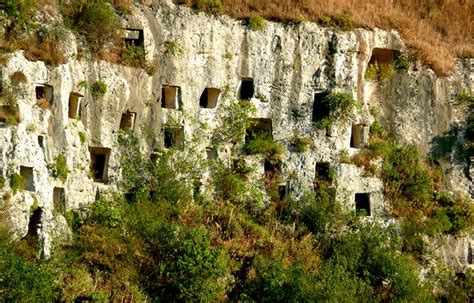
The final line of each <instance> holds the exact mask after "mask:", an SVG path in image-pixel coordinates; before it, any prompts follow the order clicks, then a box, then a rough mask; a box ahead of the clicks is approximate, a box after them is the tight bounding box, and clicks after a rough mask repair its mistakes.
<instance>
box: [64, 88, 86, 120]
mask: <svg viewBox="0 0 474 303" xmlns="http://www.w3.org/2000/svg"><path fill="white" fill-rule="evenodd" d="M82 97H84V96H83V95H81V94H79V93H75V92H71V93H70V94H69V110H68V117H69V118H70V119H77V118H78V117H79V116H80V108H81V98H82Z"/></svg>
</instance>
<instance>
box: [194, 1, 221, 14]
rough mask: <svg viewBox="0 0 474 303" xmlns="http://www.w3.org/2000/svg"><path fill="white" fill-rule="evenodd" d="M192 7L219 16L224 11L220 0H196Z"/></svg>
mask: <svg viewBox="0 0 474 303" xmlns="http://www.w3.org/2000/svg"><path fill="white" fill-rule="evenodd" d="M194 7H195V8H196V9H198V10H201V11H205V12H208V13H211V14H220V13H222V11H223V9H224V6H223V5H222V2H221V0H198V1H196V4H195V5H194Z"/></svg>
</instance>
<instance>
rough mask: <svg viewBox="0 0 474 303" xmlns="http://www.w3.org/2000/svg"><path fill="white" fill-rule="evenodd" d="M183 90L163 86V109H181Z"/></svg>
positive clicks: (177, 87) (176, 87)
mask: <svg viewBox="0 0 474 303" xmlns="http://www.w3.org/2000/svg"><path fill="white" fill-rule="evenodd" d="M180 96H181V88H180V87H179V86H171V85H163V88H162V89H161V107H162V108H169V109H179V101H180Z"/></svg>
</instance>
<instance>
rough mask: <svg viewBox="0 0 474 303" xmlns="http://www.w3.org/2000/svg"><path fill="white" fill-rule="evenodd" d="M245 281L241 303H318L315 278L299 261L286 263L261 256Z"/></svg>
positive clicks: (255, 261)
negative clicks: (252, 273) (316, 301)
mask: <svg viewBox="0 0 474 303" xmlns="http://www.w3.org/2000/svg"><path fill="white" fill-rule="evenodd" d="M251 271H252V272H254V275H248V276H247V280H246V281H244V285H243V289H244V292H243V293H242V294H241V296H240V298H239V302H314V300H315V299H314V295H315V293H314V287H313V286H314V284H313V283H314V282H315V281H314V279H313V278H312V277H311V276H310V275H308V274H307V273H306V272H305V271H304V270H303V269H302V268H301V266H300V263H299V262H295V264H291V265H285V264H283V262H281V261H280V260H274V259H273V258H269V257H265V256H257V257H256V258H255V260H254V261H253V264H252V268H251Z"/></svg>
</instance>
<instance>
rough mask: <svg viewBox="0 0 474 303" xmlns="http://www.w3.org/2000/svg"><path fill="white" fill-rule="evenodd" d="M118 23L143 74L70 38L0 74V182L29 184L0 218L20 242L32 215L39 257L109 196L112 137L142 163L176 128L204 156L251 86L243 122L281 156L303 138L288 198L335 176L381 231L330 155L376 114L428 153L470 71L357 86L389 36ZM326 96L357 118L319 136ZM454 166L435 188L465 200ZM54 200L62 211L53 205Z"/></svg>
mask: <svg viewBox="0 0 474 303" xmlns="http://www.w3.org/2000/svg"><path fill="white" fill-rule="evenodd" d="M127 18H128V19H127V20H126V21H125V25H124V27H126V28H129V29H135V30H139V31H137V32H130V33H128V34H127V35H129V36H127V37H128V38H130V37H132V38H133V37H135V36H137V39H138V37H139V38H140V39H142V40H143V45H144V47H145V50H146V52H147V55H146V57H147V60H149V61H151V62H153V63H154V64H155V65H156V70H155V71H154V72H153V74H152V75H149V74H147V73H146V72H145V71H144V70H142V69H137V68H132V67H127V66H121V65H116V64H112V63H108V62H105V61H100V62H97V61H93V60H90V59H89V58H80V56H78V47H81V45H80V42H79V41H78V40H77V39H76V37H74V36H73V35H72V34H71V33H69V35H68V36H67V39H66V41H65V42H64V45H66V46H67V47H66V51H65V53H66V55H67V57H68V61H67V63H65V64H62V65H60V66H58V67H51V66H46V65H45V64H44V63H43V62H30V61H28V60H27V59H26V58H25V57H24V56H23V54H22V52H21V51H17V52H15V53H13V54H11V56H10V57H9V60H8V61H7V62H6V64H5V65H4V66H3V67H2V76H3V81H5V82H6V83H8V84H11V85H12V88H13V91H14V93H15V95H16V99H17V103H18V106H19V112H20V118H19V120H20V122H19V124H18V125H17V126H6V125H3V127H1V128H0V142H1V143H0V167H1V174H2V175H3V176H4V177H5V178H6V179H7V180H8V179H9V178H10V177H11V175H12V174H13V173H19V172H20V166H24V167H31V168H32V180H33V184H32V187H31V188H30V190H22V191H19V192H18V193H17V194H15V195H13V196H11V197H7V198H8V199H7V198H6V196H5V195H3V194H5V193H7V192H10V191H11V189H10V188H9V186H8V182H7V186H5V187H4V188H3V189H0V194H1V195H3V197H4V198H3V199H4V201H3V203H5V204H7V205H8V206H9V213H10V217H11V219H12V222H13V229H14V232H15V235H16V236H17V237H22V236H24V235H26V234H27V233H28V225H29V222H30V217H31V215H32V210H33V209H36V208H37V207H39V208H40V209H41V220H40V224H39V226H38V229H39V235H40V239H41V240H42V242H43V248H44V251H43V253H44V254H45V255H46V256H48V255H49V254H50V250H51V248H52V243H53V240H54V239H56V238H67V237H68V235H69V229H68V227H67V223H66V220H65V218H64V215H63V213H64V209H65V210H68V209H81V208H84V207H86V206H87V205H90V204H91V203H93V201H94V200H95V198H96V196H97V193H105V192H114V191H118V190H120V187H119V181H120V179H121V176H120V163H119V160H120V154H119V152H118V149H119V146H118V142H117V134H118V132H119V129H120V127H121V125H128V127H129V129H131V130H132V131H133V132H134V133H135V134H136V135H137V137H138V138H139V139H140V140H141V141H142V142H143V153H151V152H152V151H153V150H155V149H157V148H160V147H162V146H166V145H167V144H168V143H167V140H168V139H167V136H172V135H170V134H166V131H165V128H164V126H165V125H170V124H173V125H175V126H176V125H177V126H179V129H180V131H182V133H180V135H179V136H180V137H181V138H182V144H183V145H184V146H186V145H188V144H189V145H190V144H194V145H196V148H197V149H198V150H199V151H200V153H201V155H202V156H203V157H206V148H209V147H211V146H213V142H212V138H213V134H214V133H216V132H219V125H220V119H221V118H222V117H223V116H224V114H225V110H224V106H225V105H228V104H230V103H231V102H234V101H235V100H237V99H238V98H239V90H240V88H241V87H242V85H243V84H242V83H244V82H243V81H245V80H249V81H250V80H251V81H252V82H253V90H254V91H253V94H251V100H250V101H251V103H252V104H253V105H254V106H255V107H256V109H257V110H256V113H255V115H254V118H265V119H271V129H272V136H273V139H274V140H276V141H278V142H280V143H282V144H284V145H286V146H290V144H291V140H292V138H293V137H294V135H295V134H299V135H301V136H304V137H308V138H311V142H312V144H311V148H310V150H309V151H308V152H305V153H297V152H293V151H292V150H291V149H289V150H288V152H287V153H286V156H285V159H284V161H283V167H282V172H283V176H284V177H285V179H286V181H285V182H286V183H287V184H288V188H289V189H291V191H293V192H294V193H295V194H298V193H302V192H303V191H304V190H307V189H311V188H312V186H313V179H314V177H315V167H316V165H317V163H329V164H330V165H331V167H333V168H334V169H335V170H336V175H337V177H338V193H337V195H338V198H339V200H340V201H341V202H343V203H344V205H345V207H346V208H347V209H348V210H354V209H355V208H356V205H355V204H356V200H355V194H356V193H357V194H367V196H368V197H369V198H368V199H369V201H370V214H371V216H372V217H374V218H381V219H384V218H385V216H386V210H385V201H384V197H383V185H382V182H381V180H379V179H377V178H374V177H364V173H363V170H362V169H361V168H358V167H356V166H354V165H351V164H343V163H340V156H341V153H347V154H348V155H353V154H355V153H358V152H360V150H361V148H360V147H359V148H353V147H351V137H353V136H354V135H353V134H352V132H353V131H354V129H359V131H358V132H360V133H358V135H357V136H358V137H360V140H362V141H364V142H365V141H366V140H367V136H368V131H367V130H368V127H369V126H370V125H371V124H372V123H373V121H374V117H373V115H371V113H370V112H371V111H370V110H369V109H370V108H372V107H374V108H376V109H377V110H378V112H379V113H380V115H381V117H382V119H383V122H385V123H387V124H389V125H390V126H391V127H392V130H393V131H394V133H395V134H396V136H397V137H398V139H400V140H401V142H406V143H413V144H415V145H417V146H418V147H420V148H421V149H422V150H423V151H425V152H430V150H431V148H432V146H431V145H432V142H433V141H432V140H433V139H434V138H436V137H437V136H443V134H444V133H445V132H447V131H449V130H450V128H451V127H452V125H453V124H454V123H456V122H460V121H462V119H463V113H462V112H461V111H460V110H458V109H457V108H456V107H454V106H453V102H454V99H455V96H456V94H457V93H459V92H460V91H464V90H472V72H471V70H472V67H471V62H468V60H465V61H459V63H458V65H457V68H456V71H455V73H454V74H453V75H452V76H450V77H446V78H440V77H437V76H436V74H435V73H434V72H433V71H431V70H430V69H429V68H426V67H424V66H420V65H419V64H418V63H412V64H411V66H410V68H409V69H408V70H406V71H400V72H397V73H395V75H394V76H393V77H392V79H391V80H385V81H383V82H382V83H378V82H373V81H366V79H364V74H365V69H366V68H367V64H368V62H369V60H370V58H371V54H372V50H373V49H374V48H381V49H389V50H396V51H399V52H402V53H403V52H405V48H404V44H403V41H401V39H400V37H399V36H398V34H397V33H396V32H387V31H382V30H378V29H375V30H366V29H356V30H354V31H353V32H340V31H337V30H333V29H329V28H324V27H321V26H319V25H317V24H314V23H306V22H305V23H302V24H298V25H295V24H280V23H273V22H268V24H267V26H266V27H265V29H264V30H262V31H252V30H250V29H249V28H248V27H247V26H245V25H244V24H243V23H242V22H240V21H237V20H233V19H231V18H229V17H225V16H222V17H216V16H210V15H206V14H204V13H195V12H193V11H192V10H190V9H188V8H185V7H181V6H175V5H172V4H168V5H160V6H156V7H149V6H140V7H139V8H137V9H135V11H134V14H133V16H129V17H127ZM172 47H179V48H182V49H183V53H182V55H179V54H178V55H173V54H172V51H171V50H170V48H172ZM17 72H21V73H22V74H24V76H25V78H26V81H23V82H21V83H17V84H14V83H11V82H12V81H11V77H10V76H11V75H13V74H14V73H17ZM97 80H100V81H103V82H104V83H106V85H107V92H106V93H105V95H104V96H103V97H95V98H94V97H93V96H92V93H91V84H92V83H94V82H95V81H97ZM84 83H88V86H89V88H88V89H86V87H85V85H84ZM42 85H49V86H50V87H51V88H52V99H51V100H49V101H50V102H48V104H47V106H41V102H39V101H40V100H38V99H37V97H38V91H37V89H36V87H37V86H42ZM245 85H247V84H245ZM206 88H214V89H217V90H214V91H213V90H208V91H207V98H210V97H209V96H211V98H212V96H214V99H213V101H212V100H210V99H208V102H209V103H207V104H213V102H214V103H215V101H216V100H217V103H216V104H213V105H215V106H211V105H209V106H206V105H204V106H203V104H200V103H201V102H200V100H201V97H202V95H203V92H204V91H205V89H206ZM218 92H220V94H219V97H218V98H217V99H216V98H215V97H216V96H215V94H217V93H218ZM324 92H346V93H349V94H351V95H353V96H354V97H355V98H356V99H357V100H358V101H359V102H360V103H361V105H362V106H361V108H360V110H358V111H357V113H356V114H355V116H354V117H350V118H347V119H343V120H342V121H339V122H338V123H336V124H335V125H334V126H333V127H331V128H330V129H327V130H326V129H320V128H318V127H316V126H315V123H314V122H313V119H312V117H313V111H318V110H319V108H318V107H315V106H314V102H315V94H318V93H324ZM213 94H214V95H213ZM71 96H72V97H71ZM40 97H41V96H40ZM41 98H43V97H41ZM45 98H46V97H45ZM71 98H72V99H73V100H75V101H73V102H72V103H71ZM173 98H176V99H173ZM41 101H42V100H41ZM47 101H48V100H47ZM76 107H77V109H75V108H76ZM203 107H204V108H203ZM71 108H73V109H71ZM124 113H125V114H127V113H133V115H129V116H126V117H125V118H123V114H124ZM123 119H125V120H123ZM203 125H206V126H207V127H206V128H203V127H202V126H203ZM354 125H360V127H356V128H354V127H353V126H354ZM173 136H174V135H173ZM193 138H198V140H192V139H193ZM459 138H461V135H459ZM191 142H193V143H191ZM195 142H197V143H195ZM58 155H64V157H65V159H66V162H67V166H68V168H69V170H70V173H69V174H68V176H67V179H66V180H65V181H61V180H59V179H56V178H54V177H53V176H52V175H51V172H50V170H49V169H48V167H47V166H48V163H52V162H54V159H55V158H56V157H57V156H58ZM217 156H218V157H219V158H221V159H223V160H226V161H227V163H230V158H229V157H230V152H229V148H228V146H226V145H225V144H224V145H222V146H220V147H219V148H218V149H217ZM254 158H255V157H254ZM254 158H252V157H249V161H250V162H251V163H253V164H254V165H256V166H257V172H260V173H261V174H263V173H264V168H263V166H264V164H263V163H262V162H263V161H262V160H259V159H254ZM257 158H258V157H257ZM466 165H468V164H467V163H454V164H452V165H451V166H450V171H449V172H448V175H447V176H448V178H447V179H448V180H450V185H451V188H452V189H455V190H459V191H462V192H468V191H469V186H470V182H471V180H470V179H468V178H467V177H466V176H465V173H464V170H465V168H466ZM290 176H291V178H290ZM62 195H64V198H65V199H62V198H58V197H59V196H62ZM364 197H365V196H364ZM364 199H365V198H364ZM59 200H61V201H64V203H65V205H64V207H63V208H62V207H58V206H57V205H56V206H55V202H56V204H58V203H60V202H59ZM58 209H63V210H62V211H61V210H58Z"/></svg>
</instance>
